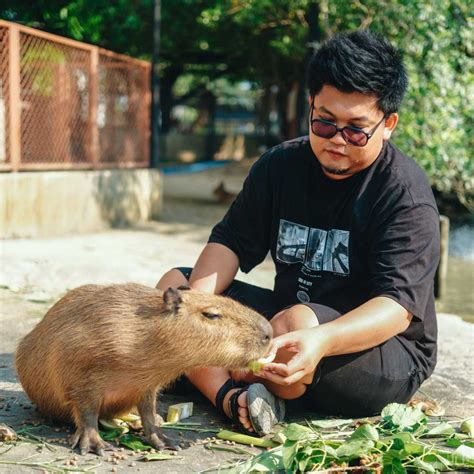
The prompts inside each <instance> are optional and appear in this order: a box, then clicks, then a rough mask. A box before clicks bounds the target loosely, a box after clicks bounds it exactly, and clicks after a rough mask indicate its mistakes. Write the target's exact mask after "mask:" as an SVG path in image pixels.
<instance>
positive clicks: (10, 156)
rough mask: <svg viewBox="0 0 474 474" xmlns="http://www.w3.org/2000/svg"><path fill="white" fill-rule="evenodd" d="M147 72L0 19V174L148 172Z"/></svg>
mask: <svg viewBox="0 0 474 474" xmlns="http://www.w3.org/2000/svg"><path fill="white" fill-rule="evenodd" d="M150 67H151V66H150V63H148V62H146V61H140V60H137V59H133V58H130V57H128V56H124V55H120V54H116V53H112V52H110V51H107V50H104V49H100V48H98V47H96V46H91V45H88V44H85V43H80V42H77V41H73V40H69V39H67V38H62V37H60V36H56V35H51V34H49V33H45V32H42V31H39V30H34V29H32V28H27V27H24V26H20V25H18V24H15V23H10V22H6V21H2V20H0V170H1V171H18V170H53V169H98V168H117V167H134V168H137V167H146V166H148V165H149V134H150Z"/></svg>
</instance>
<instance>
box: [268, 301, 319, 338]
mask: <svg viewBox="0 0 474 474" xmlns="http://www.w3.org/2000/svg"><path fill="white" fill-rule="evenodd" d="M270 324H271V325H272V327H273V335H274V336H280V335H282V334H286V333H289V332H293V331H297V330H298V329H308V328H313V327H315V326H318V325H319V322H318V318H317V317H316V315H315V314H314V311H313V310H312V309H311V308H309V307H308V306H305V305H303V304H297V305H294V306H291V307H290V308H288V309H284V310H283V311H280V312H279V313H277V314H275V316H273V318H272V319H271V320H270Z"/></svg>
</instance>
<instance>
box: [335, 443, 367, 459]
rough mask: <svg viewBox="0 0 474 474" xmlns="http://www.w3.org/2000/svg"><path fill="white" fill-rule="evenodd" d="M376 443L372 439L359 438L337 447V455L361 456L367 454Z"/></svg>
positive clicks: (340, 456) (351, 457)
mask: <svg viewBox="0 0 474 474" xmlns="http://www.w3.org/2000/svg"><path fill="white" fill-rule="evenodd" d="M374 446H375V443H374V442H373V441H371V440H370V439H357V440H353V441H349V442H347V443H344V444H342V445H341V446H339V447H338V448H337V449H336V455H337V457H339V458H342V457H344V458H346V457H347V458H350V459H353V458H359V457H361V456H363V455H364V454H367V453H368V452H369V451H370V450H371V449H372V448H373V447H374Z"/></svg>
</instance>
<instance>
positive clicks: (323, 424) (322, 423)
mask: <svg viewBox="0 0 474 474" xmlns="http://www.w3.org/2000/svg"><path fill="white" fill-rule="evenodd" d="M353 422H354V420H337V419H336V420H311V424H312V425H314V426H316V427H317V428H323V429H324V428H337V427H338V426H344V425H350V424H351V423H353Z"/></svg>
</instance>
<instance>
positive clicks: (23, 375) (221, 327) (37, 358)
mask: <svg viewBox="0 0 474 474" xmlns="http://www.w3.org/2000/svg"><path fill="white" fill-rule="evenodd" d="M203 312H208V313H212V314H216V313H218V314H220V315H222V316H221V317H220V318H216V319H209V318H206V317H205V316H204V315H203V314H202V313H203ZM270 338H271V326H270V324H269V323H268V322H267V321H266V320H265V319H264V318H263V317H262V316H260V315H259V314H257V313H256V312H254V311H253V310H251V309H249V308H246V307H244V306H242V305H241V304H239V303H237V302H235V301H233V300H231V299H229V298H225V297H222V296H216V295H210V294H205V293H200V292H197V291H195V290H186V291H180V290H173V289H169V290H167V291H166V292H165V293H163V292H161V291H160V290H156V289H154V288H148V287H145V286H143V285H138V284H132V283H128V284H123V285H112V286H99V285H86V286H82V287H80V288H77V289H74V290H72V291H70V292H68V293H67V294H66V295H65V296H64V297H63V298H61V299H60V300H59V301H58V302H57V303H56V304H55V305H54V306H53V307H52V308H51V309H50V310H49V311H48V313H47V314H46V316H45V317H44V318H43V320H42V321H41V322H40V323H39V324H38V325H37V326H36V327H35V328H34V329H33V330H32V331H31V332H30V333H29V334H28V335H27V336H25V337H24V338H23V340H22V341H21V342H20V344H19V347H18V350H17V353H16V369H17V373H18V377H19V379H20V382H21V384H22V385H23V388H24V389H25V392H26V393H27V394H28V396H29V397H30V399H31V400H32V401H33V402H34V403H35V404H36V405H37V406H38V409H39V410H40V411H41V412H42V413H44V414H45V415H48V416H50V417H52V418H56V419H61V420H68V421H74V422H75V423H76V425H77V426H78V428H79V427H81V426H89V425H90V422H86V421H85V419H86V418H88V417H91V416H92V415H93V417H100V418H111V417H113V416H114V415H118V414H120V413H124V412H127V411H128V410H130V409H131V408H132V407H134V406H136V405H138V407H139V410H140V403H141V401H143V399H145V398H146V397H148V398H154V397H153V394H154V395H156V393H157V391H158V390H159V389H161V388H163V387H164V386H166V385H168V384H169V383H171V382H172V381H173V380H175V379H176V378H177V377H178V376H179V375H181V374H183V373H184V372H186V371H189V370H191V369H196V368H199V367H209V366H220V367H226V368H242V367H245V366H246V365H247V363H248V362H249V361H251V360H255V359H258V358H259V357H262V356H264V355H265V353H266V351H267V349H268V345H269V341H270ZM150 394H151V395H150ZM150 403H152V404H154V400H153V401H151V402H150ZM153 406H154V405H153ZM141 414H142V413H141ZM148 415H149V414H148ZM154 416H155V415H154V414H153V417H154ZM142 418H143V416H142ZM92 424H94V423H92ZM81 446H82V445H81ZM99 448H100V447H99Z"/></svg>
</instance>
